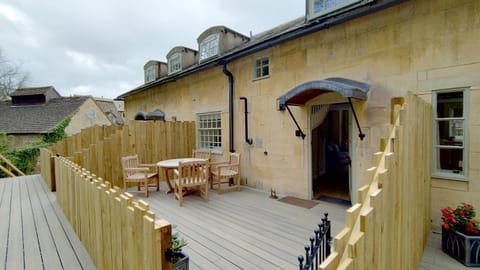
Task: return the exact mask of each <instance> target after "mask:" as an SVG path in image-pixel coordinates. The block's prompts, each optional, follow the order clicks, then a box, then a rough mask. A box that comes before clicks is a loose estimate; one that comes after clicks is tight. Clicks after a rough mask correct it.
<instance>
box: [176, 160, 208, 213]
mask: <svg viewBox="0 0 480 270" xmlns="http://www.w3.org/2000/svg"><path fill="white" fill-rule="evenodd" d="M174 174H175V177H176V179H175V186H174V192H175V197H176V198H177V199H178V202H179V203H180V206H183V196H184V194H183V193H184V192H185V191H184V189H186V188H196V190H197V191H198V192H199V193H200V196H201V197H203V198H204V199H205V200H206V201H208V162H207V161H188V162H179V164H178V170H174Z"/></svg>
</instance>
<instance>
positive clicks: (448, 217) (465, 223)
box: [441, 203, 480, 235]
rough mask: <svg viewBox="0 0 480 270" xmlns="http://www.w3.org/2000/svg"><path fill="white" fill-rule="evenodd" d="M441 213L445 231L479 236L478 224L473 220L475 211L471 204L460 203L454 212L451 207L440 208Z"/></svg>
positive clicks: (479, 226)
mask: <svg viewBox="0 0 480 270" xmlns="http://www.w3.org/2000/svg"><path fill="white" fill-rule="evenodd" d="M441 212H442V220H443V225H442V227H443V228H444V229H445V230H453V231H460V232H462V233H464V234H467V235H479V234H480V223H479V222H478V221H476V220H475V219H474V217H475V209H474V208H473V206H472V205H471V204H468V203H462V204H460V205H458V206H457V208H456V209H455V210H454V209H452V208H451V207H446V208H442V209H441Z"/></svg>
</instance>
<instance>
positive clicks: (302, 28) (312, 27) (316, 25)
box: [116, 0, 403, 100]
mask: <svg viewBox="0 0 480 270" xmlns="http://www.w3.org/2000/svg"><path fill="white" fill-rule="evenodd" d="M402 1H403V0H379V1H374V2H373V3H371V4H369V5H363V6H361V7H359V8H356V9H354V10H348V11H346V12H340V13H338V14H336V15H335V16H332V17H327V18H324V19H323V18H322V19H313V20H307V19H306V18H305V16H302V17H299V18H297V19H294V20H291V21H289V22H286V23H284V24H280V25H278V26H276V27H274V28H272V29H269V30H266V31H264V32H261V33H259V34H257V35H254V36H252V37H250V40H249V41H247V42H245V43H243V44H241V45H239V46H237V47H235V48H233V49H232V50H230V51H227V52H225V53H224V54H223V55H222V56H220V57H215V58H212V59H211V60H209V61H205V62H202V63H196V64H194V65H192V66H189V67H187V68H185V69H182V71H180V72H177V73H175V74H171V75H167V76H162V77H160V78H158V79H156V80H154V81H151V82H148V83H145V84H143V85H140V86H138V87H136V88H134V89H132V90H130V91H128V92H125V93H123V94H121V95H120V96H118V97H117V98H116V99H119V100H124V99H125V98H126V97H128V96H130V95H133V94H135V93H138V92H141V91H143V90H146V89H149V88H150V87H153V86H156V85H160V84H163V83H166V82H169V81H174V80H176V79H177V78H180V77H182V76H187V75H189V74H191V73H194V72H197V71H200V70H203V69H207V68H210V67H213V66H217V65H222V64H225V63H228V62H230V61H232V60H235V59H237V58H240V57H243V56H244V55H249V54H252V53H253V52H256V51H259V50H263V49H266V48H270V47H271V46H274V45H276V44H280V43H281V42H284V41H286V40H289V39H293V38H298V37H301V36H303V35H307V34H310V33H314V32H317V31H320V30H322V29H327V28H329V27H332V26H334V25H337V24H341V23H343V22H345V21H348V20H351V19H353V18H356V17H359V16H363V15H366V14H370V13H373V12H376V11H378V10H382V9H385V8H388V7H391V6H393V5H396V4H398V3H401V2H402Z"/></svg>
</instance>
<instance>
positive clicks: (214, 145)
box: [197, 112, 222, 153]
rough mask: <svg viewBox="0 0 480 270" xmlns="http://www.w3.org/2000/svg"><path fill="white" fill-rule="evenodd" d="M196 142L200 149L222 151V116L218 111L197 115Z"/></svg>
mask: <svg viewBox="0 0 480 270" xmlns="http://www.w3.org/2000/svg"><path fill="white" fill-rule="evenodd" d="M197 131H198V132H197V136H198V138H197V142H198V148H200V149H211V150H212V152H214V153H221V152H222V118H221V114H220V112H214V113H204V114H199V115H198V121H197Z"/></svg>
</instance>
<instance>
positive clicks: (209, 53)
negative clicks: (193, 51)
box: [199, 33, 220, 62]
mask: <svg viewBox="0 0 480 270" xmlns="http://www.w3.org/2000/svg"><path fill="white" fill-rule="evenodd" d="M219 39H220V34H218V33H217V34H211V35H209V36H208V37H206V38H205V39H204V40H203V41H202V42H201V43H200V49H199V51H200V59H199V61H200V62H202V61H203V60H205V59H208V58H210V57H213V56H217V55H218V45H219Z"/></svg>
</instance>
